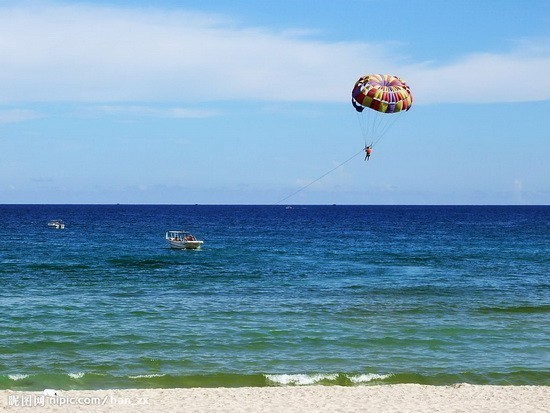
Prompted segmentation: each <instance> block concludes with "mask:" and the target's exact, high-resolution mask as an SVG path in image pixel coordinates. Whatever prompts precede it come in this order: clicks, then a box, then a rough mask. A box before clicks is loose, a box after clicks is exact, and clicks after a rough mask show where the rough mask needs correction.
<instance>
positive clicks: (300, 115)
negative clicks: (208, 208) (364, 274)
mask: <svg viewBox="0 0 550 413" xmlns="http://www.w3.org/2000/svg"><path fill="white" fill-rule="evenodd" d="M549 28H550V2H548V1H546V0H544V1H543V0H530V1H519V0H518V1H512V0H499V1H496V0H495V1H489V0H479V1H473V0H472V1H460V2H459V1H456V2H451V1H446V2H443V1H441V2H440V1H435V0H432V1H424V0H417V1H415V0H409V1H388V2H384V1H370V0H340V1H334V0H327V1H324V0H315V1H313V0H311V1H310V0H302V1H296V0H293V1H291V0H281V1H252V0H232V1H227V0H225V1H217V0H201V1H168V0H165V1H155V2H151V1H114V0H113V1H82V2H80V1H72V2H68V1H65V2H64V1H52V2H50V1H32V2H26V1H0V204H2V203H146V204H157V203H158V204H195V203H198V204H275V203H278V202H280V201H281V200H284V201H282V203H283V205H286V204H333V203H336V204H550V161H549V160H548V157H549V155H550V115H548V113H550V76H548V74H550V29H549ZM368 73H391V74H394V75H397V76H399V77H401V78H402V79H404V80H405V81H406V82H407V83H408V84H409V85H410V87H411V89H412V92H413V95H414V103H413V107H412V109H411V110H410V111H408V112H406V113H404V114H401V115H399V117H398V119H397V121H396V122H395V124H393V125H392V127H391V129H390V130H389V131H388V132H387V133H386V134H384V136H383V138H382V139H381V140H380V141H379V142H378V143H377V144H376V146H375V148H374V149H375V150H374V153H373V155H372V158H371V160H370V161H369V162H364V161H363V158H362V155H361V154H360V153H359V152H360V151H361V148H362V147H363V145H364V144H365V139H364V138H363V132H364V131H363V130H362V129H361V125H360V122H359V121H358V116H357V115H356V112H355V110H354V109H353V107H352V106H351V104H350V92H351V88H352V87H353V84H354V83H355V81H356V80H357V78H359V77H360V76H362V75H364V74H368ZM388 116H393V115H388ZM355 154H358V155H357V156H355V157H353V156H354V155H355ZM350 158H352V159H350ZM346 161H348V162H346ZM344 162H345V164H344V165H342V166H340V167H338V168H337V166H338V165H340V164H342V163H344ZM329 171H332V172H330V173H328V174H327V172H329ZM325 174H326V176H324V177H323V178H322V179H319V180H318V178H320V177H322V176H323V175H325ZM292 194H294V195H292ZM289 195H292V196H290V198H288V199H285V198H287V197H288V196H289Z"/></svg>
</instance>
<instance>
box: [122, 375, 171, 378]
mask: <svg viewBox="0 0 550 413" xmlns="http://www.w3.org/2000/svg"><path fill="white" fill-rule="evenodd" d="M163 376H166V374H138V375H137V376H128V377H129V378H131V379H150V378H152V377H163Z"/></svg>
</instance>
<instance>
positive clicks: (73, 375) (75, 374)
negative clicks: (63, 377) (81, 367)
mask: <svg viewBox="0 0 550 413" xmlns="http://www.w3.org/2000/svg"><path fill="white" fill-rule="evenodd" d="M69 377H70V378H71V379H81V378H82V377H84V373H69Z"/></svg>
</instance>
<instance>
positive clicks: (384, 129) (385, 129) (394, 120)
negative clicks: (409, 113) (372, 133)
mask: <svg viewBox="0 0 550 413" xmlns="http://www.w3.org/2000/svg"><path fill="white" fill-rule="evenodd" d="M400 117H401V113H398V114H397V115H396V116H395V117H394V118H392V120H391V121H390V122H388V123H386V124H385V125H384V128H383V129H382V130H381V132H380V133H379V135H378V139H376V140H375V141H374V142H373V143H372V145H370V146H371V148H374V145H376V144H378V142H380V140H381V139H382V138H383V137H384V136H385V135H386V133H388V131H389V130H390V129H391V127H392V126H393V124H394V123H395V122H397V121H398V119H399V118H400Z"/></svg>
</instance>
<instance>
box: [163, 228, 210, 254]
mask: <svg viewBox="0 0 550 413" xmlns="http://www.w3.org/2000/svg"><path fill="white" fill-rule="evenodd" d="M165 238H166V240H167V241H168V244H170V247H171V248H177V249H188V250H196V249H199V248H200V247H201V246H202V244H203V243H204V241H199V240H198V239H197V238H196V237H195V236H194V235H193V234H191V233H190V232H188V231H180V230H172V231H166V236H165Z"/></svg>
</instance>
